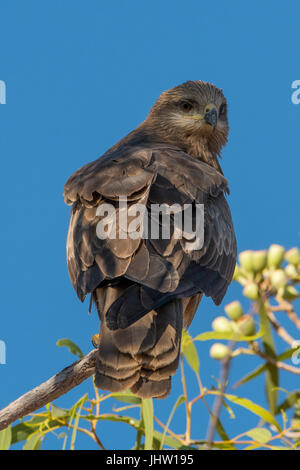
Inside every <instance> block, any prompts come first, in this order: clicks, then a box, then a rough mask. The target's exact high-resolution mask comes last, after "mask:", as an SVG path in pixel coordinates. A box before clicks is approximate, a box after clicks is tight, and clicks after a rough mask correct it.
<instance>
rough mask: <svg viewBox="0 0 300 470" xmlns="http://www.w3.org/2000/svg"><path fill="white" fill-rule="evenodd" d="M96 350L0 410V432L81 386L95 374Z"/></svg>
mask: <svg viewBox="0 0 300 470" xmlns="http://www.w3.org/2000/svg"><path fill="white" fill-rule="evenodd" d="M96 353H97V349H93V350H92V351H91V352H89V353H88V354H87V355H86V356H84V357H83V358H82V359H80V360H79V361H76V362H74V363H73V364H71V365H70V366H68V367H66V368H65V369H63V370H62V371H61V372H59V373H58V374H56V375H54V376H53V377H51V378H50V379H49V380H47V381H46V382H44V383H42V384H41V385H39V386H38V387H35V388H33V389H32V390H30V391H29V392H27V393H25V395H22V396H21V397H20V398H17V400H15V401H13V402H12V403H10V404H9V405H8V406H6V407H5V408H3V409H2V410H0V431H1V430H2V429H5V428H6V427H7V426H9V424H11V423H13V422H14V421H16V420H17V419H20V418H23V416H26V415H28V414H29V413H32V412H33V411H36V410H38V409H40V408H42V407H43V406H45V405H46V404H47V403H49V402H50V401H53V400H55V399H56V398H58V397H60V396H61V395H64V394H65V393H67V392H68V391H69V390H71V389H72V388H74V387H76V386H77V385H79V384H81V383H82V382H83V381H84V380H86V379H87V378H89V377H90V376H91V375H93V373H94V372H95V360H96Z"/></svg>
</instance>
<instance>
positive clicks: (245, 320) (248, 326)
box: [237, 314, 256, 336]
mask: <svg viewBox="0 0 300 470" xmlns="http://www.w3.org/2000/svg"><path fill="white" fill-rule="evenodd" d="M237 325H238V329H239V332H240V333H241V334H242V335H243V336H252V335H255V333H256V326H255V322H254V320H253V317H252V315H248V314H247V315H243V316H242V318H240V319H239V321H238V322H237Z"/></svg>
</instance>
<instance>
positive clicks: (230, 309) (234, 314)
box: [224, 300, 244, 321]
mask: <svg viewBox="0 0 300 470" xmlns="http://www.w3.org/2000/svg"><path fill="white" fill-rule="evenodd" d="M224 310H225V312H226V313H227V315H228V316H229V318H231V320H234V321H236V320H238V319H239V318H240V317H241V316H242V315H243V313H244V312H243V308H242V306H241V304H240V302H239V301H238V300H235V301H234V302H231V303H230V304H228V305H225V308H224Z"/></svg>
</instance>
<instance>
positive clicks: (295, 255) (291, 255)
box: [285, 246, 300, 266]
mask: <svg viewBox="0 0 300 470" xmlns="http://www.w3.org/2000/svg"><path fill="white" fill-rule="evenodd" d="M285 259H286V260H287V261H288V262H289V263H291V264H293V265H294V266H298V265H299V264H300V252H299V248H297V247H296V246H295V247H294V248H291V249H290V250H289V251H287V252H286V254H285Z"/></svg>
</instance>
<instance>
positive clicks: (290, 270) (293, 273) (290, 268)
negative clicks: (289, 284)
mask: <svg viewBox="0 0 300 470" xmlns="http://www.w3.org/2000/svg"><path fill="white" fill-rule="evenodd" d="M285 273H286V274H287V275H288V277H289V278H291V279H295V278H297V277H298V276H299V272H298V270H297V268H296V266H294V265H293V264H288V265H287V266H286V267H285Z"/></svg>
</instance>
